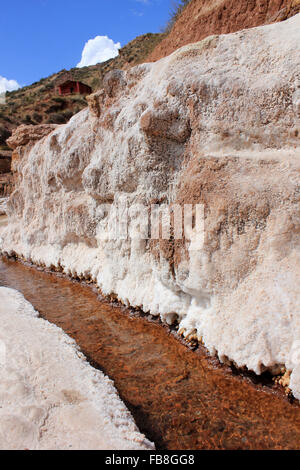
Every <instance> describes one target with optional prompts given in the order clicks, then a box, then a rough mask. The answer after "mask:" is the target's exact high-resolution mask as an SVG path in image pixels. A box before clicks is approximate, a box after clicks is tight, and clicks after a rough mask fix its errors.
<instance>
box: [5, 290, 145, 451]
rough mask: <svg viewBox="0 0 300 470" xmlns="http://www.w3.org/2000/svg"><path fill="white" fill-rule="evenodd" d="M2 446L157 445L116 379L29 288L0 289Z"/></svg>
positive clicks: (80, 446) (110, 446) (80, 447)
mask: <svg viewBox="0 0 300 470" xmlns="http://www.w3.org/2000/svg"><path fill="white" fill-rule="evenodd" d="M0 403H1V406H0V449H6V450H7V449H19V450H25V449H30V450H38V449H40V450H45V449H48V450H49V449H55V450H71V449H81V450H87V449H102V450H106V449H117V450H119V449H127V450H129V449H134V450H141V449H153V445H152V444H151V443H150V442H149V441H148V440H147V439H146V438H145V437H144V436H143V435H142V434H140V433H139V431H138V429H137V427H136V425H135V423H134V421H133V418H132V416H131V414H130V413H129V411H128V410H127V409H126V407H125V405H124V404H123V403H122V402H121V400H120V398H119V396H118V394H117V392H116V390H115V388H114V386H113V383H112V382H111V381H110V380H109V379H108V378H107V377H105V376H104V374H103V373H102V372H100V371H97V370H95V369H93V368H92V367H91V366H90V365H89V364H88V363H87V362H86V360H85V358H84V356H83V355H82V354H81V353H80V352H79V351H78V348H77V346H76V344H75V342H74V341H73V340H72V339H71V338H70V337H69V336H67V335H66V334H65V333H64V332H63V331H62V330H61V329H60V328H57V327H56V326H54V325H52V324H50V323H48V322H47V321H46V320H43V319H40V318H38V313H37V312H36V311H35V310H34V309H33V307H32V306H31V304H30V303H29V302H27V301H26V300H25V299H24V297H23V296H22V294H20V293H19V292H17V291H15V290H13V289H7V288H5V287H1V288H0Z"/></svg>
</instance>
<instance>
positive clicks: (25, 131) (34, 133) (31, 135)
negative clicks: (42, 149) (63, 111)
mask: <svg viewBox="0 0 300 470" xmlns="http://www.w3.org/2000/svg"><path fill="white" fill-rule="evenodd" d="M56 127H57V125H56V124H41V125H40V126H26V125H22V126H20V127H18V128H17V129H16V130H15V131H14V132H13V133H12V136H11V137H10V138H9V139H7V145H8V146H9V147H10V148H11V149H13V150H14V149H16V148H17V147H22V146H23V145H27V144H29V143H31V142H36V141H38V140H41V139H42V138H43V137H45V136H47V135H48V134H50V132H52V131H54V129H56Z"/></svg>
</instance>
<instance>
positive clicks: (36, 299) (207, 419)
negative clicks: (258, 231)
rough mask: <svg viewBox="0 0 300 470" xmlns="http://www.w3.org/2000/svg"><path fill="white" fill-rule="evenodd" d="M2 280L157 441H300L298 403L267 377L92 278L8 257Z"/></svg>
mask: <svg viewBox="0 0 300 470" xmlns="http://www.w3.org/2000/svg"><path fill="white" fill-rule="evenodd" d="M0 285H3V286H7V287H12V288H15V289H17V290H19V291H20V292H22V293H23V294H24V296H25V297H26V299H27V300H28V301H29V302H31V303H32V304H33V306H34V307H35V308H36V309H37V310H38V311H39V312H40V314H41V316H42V317H43V318H45V319H47V320H49V321H50V322H52V323H55V324H56V325H58V326H60V327H61V328H63V329H64V331H65V332H66V333H68V334H69V335H70V336H72V337H73V338H75V340H76V341H77V343H78V345H79V346H80V348H81V350H82V351H83V352H84V354H85V355H86V356H87V357H88V359H89V360H90V362H91V363H92V364H93V365H94V366H95V367H98V368H100V369H101V370H103V371H104V372H105V373H106V374H107V375H108V376H109V377H110V378H111V379H113V380H114V382H115V386H116V387H117V389H118V391H119V394H120V396H121V398H122V399H123V401H124V402H125V403H126V405H127V407H128V408H129V409H130V411H131V412H132V414H133V416H134V418H135V420H136V423H137V425H138V427H139V428H140V430H141V431H142V432H143V433H145V434H146V436H147V437H148V438H149V439H151V440H152V441H154V442H155V443H156V446H157V448H158V449H173V450H174V449H176V450H178V449H299V448H300V407H299V404H298V403H297V402H294V403H292V402H291V401H289V399H288V398H286V397H285V396H284V394H283V392H282V390H280V389H277V388H276V387H275V386H274V385H272V382H271V381H268V380H267V379H265V380H261V381H259V382H258V383H255V382H257V381H256V380H255V378H254V377H251V376H249V377H246V376H241V375H240V374H237V373H234V371H232V370H231V369H230V368H229V367H225V366H224V367H223V366H222V367H221V366H220V365H219V364H218V363H217V361H216V360H212V359H210V358H208V357H207V355H206V353H205V351H204V350H203V349H200V348H199V349H198V350H197V351H191V350H189V349H188V348H187V347H186V346H185V345H184V344H182V343H180V341H179V340H178V339H177V338H176V337H175V334H174V333H172V332H170V330H168V329H167V328H166V327H164V326H162V325H161V324H160V323H159V322H158V321H157V320H154V319H153V320H149V318H148V317H146V316H140V315H138V314H136V313H134V312H132V311H130V310H128V309H125V308H123V307H120V306H117V305H112V304H110V303H109V302H107V301H105V300H103V299H100V298H99V296H98V294H97V292H95V291H93V289H92V288H90V287H89V286H86V285H83V284H80V283H78V282H74V281H72V280H69V279H66V278H64V277H62V276H58V275H56V274H52V273H47V272H44V271H39V270H37V269H36V268H33V267H31V266H24V265H23V264H21V263H19V262H16V261H13V260H7V259H5V258H4V259H2V260H1V262H0Z"/></svg>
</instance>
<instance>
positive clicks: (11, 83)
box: [0, 75, 20, 93]
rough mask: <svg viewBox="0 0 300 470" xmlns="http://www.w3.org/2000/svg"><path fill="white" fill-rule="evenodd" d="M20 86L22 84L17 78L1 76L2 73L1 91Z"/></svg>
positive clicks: (11, 89) (15, 88)
mask: <svg viewBox="0 0 300 470" xmlns="http://www.w3.org/2000/svg"><path fill="white" fill-rule="evenodd" d="M18 88H20V85H19V84H18V82H16V80H7V78H4V77H1V75H0V93H5V92H6V91H13V90H17V89H18Z"/></svg>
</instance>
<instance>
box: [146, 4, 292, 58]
mask: <svg viewBox="0 0 300 470" xmlns="http://www.w3.org/2000/svg"><path fill="white" fill-rule="evenodd" d="M181 3H182V4H185V3H187V5H186V6H185V7H184V6H183V7H182V8H183V11H182V13H181V14H180V15H176V14H174V22H173V23H174V24H173V25H172V22H171V26H172V28H171V31H170V33H169V34H168V35H167V37H166V38H164V39H163V40H162V41H161V42H160V43H159V44H158V45H157V46H156V47H155V49H154V50H153V52H152V53H150V55H149V57H148V60H149V61H151V62H155V61H156V60H159V59H161V58H162V57H166V56H168V55H169V54H171V53H172V52H174V51H175V50H176V49H178V48H179V47H182V46H185V45H186V44H190V43H193V42H198V41H201V40H202V39H204V38H205V37H207V36H210V35H213V34H227V33H234V32H236V31H240V30H242V29H248V28H253V27H255V26H261V25H264V24H269V23H275V22H277V21H283V20H286V19H288V18H290V17H291V16H293V15H295V14H296V13H298V12H299V11H300V0H239V1H236V0H191V1H190V2H186V1H182V2H181Z"/></svg>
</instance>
